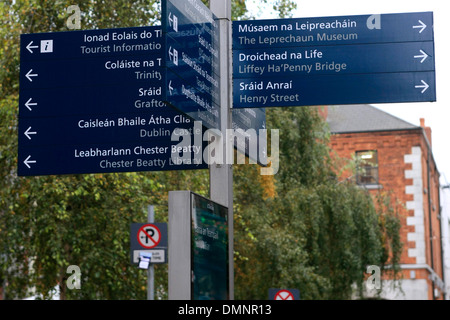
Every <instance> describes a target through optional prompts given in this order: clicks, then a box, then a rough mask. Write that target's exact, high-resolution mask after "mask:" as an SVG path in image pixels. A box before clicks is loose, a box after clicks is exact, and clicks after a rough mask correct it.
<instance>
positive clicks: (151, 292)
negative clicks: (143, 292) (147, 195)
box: [147, 205, 155, 300]
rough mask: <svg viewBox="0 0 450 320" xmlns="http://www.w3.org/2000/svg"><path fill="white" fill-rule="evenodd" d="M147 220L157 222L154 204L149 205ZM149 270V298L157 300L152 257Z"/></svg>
mask: <svg viewBox="0 0 450 320" xmlns="http://www.w3.org/2000/svg"><path fill="white" fill-rule="evenodd" d="M147 220H148V222H149V223H153V222H155V208H154V206H151V205H149V206H148V208H147ZM147 272H148V274H147V300H155V265H154V264H153V263H152V261H151V259H150V265H149V267H148V270H147Z"/></svg>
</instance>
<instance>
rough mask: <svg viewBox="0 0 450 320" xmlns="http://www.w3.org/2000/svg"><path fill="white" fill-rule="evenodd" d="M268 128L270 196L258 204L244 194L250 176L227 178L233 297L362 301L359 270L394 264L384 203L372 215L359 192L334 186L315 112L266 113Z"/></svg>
mask: <svg viewBox="0 0 450 320" xmlns="http://www.w3.org/2000/svg"><path fill="white" fill-rule="evenodd" d="M268 126H269V127H270V128H280V129H279V130H280V170H279V172H278V174H277V175H276V176H275V185H276V194H277V196H276V197H274V198H273V199H270V198H269V199H266V200H261V199H263V198H264V192H263V190H262V189H261V188H253V189H252V188H250V185H251V184H252V183H253V185H254V184H255V181H257V180H258V172H257V170H254V169H253V170H252V169H250V168H249V167H239V168H237V170H236V174H235V185H236V186H240V187H239V194H236V199H237V201H236V206H235V212H236V217H237V218H236V226H235V227H236V230H237V231H236V240H235V250H236V252H237V254H236V260H235V267H236V284H237V285H236V286H237V290H236V296H237V297H238V298H239V299H265V298H267V292H268V289H269V288H271V287H290V288H299V289H300V292H301V293H302V299H350V298H352V297H353V296H354V294H357V295H358V294H359V295H360V296H363V295H364V287H363V284H364V279H365V276H367V275H366V274H365V271H366V268H367V265H378V266H380V268H382V270H383V267H384V266H385V265H386V264H387V263H388V262H389V263H391V264H393V265H394V266H396V265H397V264H398V259H399V257H400V253H401V244H400V240H399V228H400V224H399V219H398V217H396V214H395V212H394V211H393V209H392V208H391V207H390V204H389V200H388V199H386V197H385V196H383V195H379V196H378V199H379V201H378V205H377V207H375V204H374V201H373V199H372V196H371V195H369V194H368V193H367V192H366V191H363V190H362V189H360V188H359V187H357V186H356V185H354V184H352V183H338V182H337V180H336V179H335V175H334V173H333V170H332V163H330V157H329V153H330V150H329V148H328V147H327V144H326V142H327V137H328V135H327V133H326V132H327V131H326V130H325V127H324V123H323V120H321V118H320V117H319V116H318V114H317V112H316V110H315V109H313V108H308V107H302V108H290V109H283V110H272V109H271V110H268ZM242 184H244V187H243V188H242ZM247 186H248V187H247ZM394 269H395V267H394ZM396 271H398V270H396ZM393 275H394V276H396V275H397V274H396V273H395V271H394V274H393ZM355 286H356V288H357V289H358V290H357V291H356V292H355Z"/></svg>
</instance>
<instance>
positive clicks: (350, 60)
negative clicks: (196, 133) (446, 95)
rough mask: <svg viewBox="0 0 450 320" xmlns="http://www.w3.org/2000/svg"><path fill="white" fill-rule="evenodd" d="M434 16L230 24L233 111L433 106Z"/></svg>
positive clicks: (304, 19) (422, 14)
mask: <svg viewBox="0 0 450 320" xmlns="http://www.w3.org/2000/svg"><path fill="white" fill-rule="evenodd" d="M434 65H435V63H434V37H433V15H432V13H430V12H425V13H403V14H383V15H365V16H347V17H323V18H301V19H279V20H259V21H239V22H233V90H234V94H233V106H234V108H251V107H273V106H303V105H326V104H358V103H396V102H422V101H435V100H436V86H435V66H434Z"/></svg>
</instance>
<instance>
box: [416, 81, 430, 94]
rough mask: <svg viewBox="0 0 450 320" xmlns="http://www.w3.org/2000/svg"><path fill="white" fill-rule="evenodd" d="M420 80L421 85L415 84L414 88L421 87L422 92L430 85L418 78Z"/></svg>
mask: <svg viewBox="0 0 450 320" xmlns="http://www.w3.org/2000/svg"><path fill="white" fill-rule="evenodd" d="M420 81H421V82H422V85H418V86H416V88H417V89H423V90H422V93H424V92H425V91H427V89H428V88H429V87H430V86H429V85H428V83H426V82H425V81H423V80H420Z"/></svg>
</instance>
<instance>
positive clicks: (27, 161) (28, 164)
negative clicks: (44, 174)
mask: <svg viewBox="0 0 450 320" xmlns="http://www.w3.org/2000/svg"><path fill="white" fill-rule="evenodd" d="M30 158H31V156H28V158H26V159H25V161H24V162H23V163H25V165H26V166H27V167H28V169H31V166H30V164H31V163H36V160H30Z"/></svg>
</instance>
